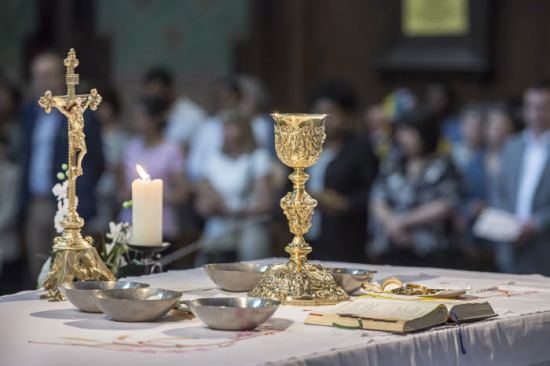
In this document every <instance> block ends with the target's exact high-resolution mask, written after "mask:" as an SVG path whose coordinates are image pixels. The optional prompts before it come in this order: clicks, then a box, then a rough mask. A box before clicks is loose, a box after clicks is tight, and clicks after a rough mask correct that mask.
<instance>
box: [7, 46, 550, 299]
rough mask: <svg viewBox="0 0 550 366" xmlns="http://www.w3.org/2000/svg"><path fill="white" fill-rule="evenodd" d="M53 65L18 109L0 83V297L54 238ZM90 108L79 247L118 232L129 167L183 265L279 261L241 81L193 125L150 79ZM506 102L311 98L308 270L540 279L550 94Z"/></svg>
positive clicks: (126, 217) (157, 74)
mask: <svg viewBox="0 0 550 366" xmlns="http://www.w3.org/2000/svg"><path fill="white" fill-rule="evenodd" d="M62 65H63V63H62V60H61V58H60V57H59V56H58V55H56V54H55V53H52V52H44V53H41V54H39V55H38V56H36V57H35V59H34V60H33V62H32V63H31V85H30V88H29V90H28V91H29V92H28V95H26V98H23V97H22V95H21V94H20V92H19V90H18V89H17V88H16V87H15V86H14V85H13V84H12V83H10V81H9V80H7V79H6V78H1V79H0V263H2V272H1V274H0V290H1V291H3V292H7V291H15V290H17V289H20V288H21V287H24V286H29V283H30V286H32V284H33V282H32V281H34V279H35V278H36V276H37V274H38V273H39V271H40V269H41V267H42V264H43V262H44V260H45V259H46V258H47V256H48V255H49V252H50V250H51V241H52V238H53V236H54V235H55V231H54V226H53V217H54V214H55V211H56V209H57V206H56V203H55V198H54V197H53V195H52V187H53V185H54V184H55V183H56V182H57V181H58V178H57V176H58V172H59V171H60V170H61V166H62V164H63V163H65V162H66V159H67V157H66V152H67V138H66V120H65V118H64V117H63V116H62V115H61V114H60V113H58V112H56V111H52V112H51V113H50V114H46V113H45V112H44V111H43V110H41V109H40V107H39V106H38V104H37V99H38V97H39V96H40V95H42V94H43V93H44V91H45V90H51V91H52V92H53V93H54V94H63V93H64V91H65V85H64V69H63V67H62ZM100 93H101V94H102V96H103V102H102V103H101V105H100V107H99V108H98V110H97V112H96V113H92V112H89V111H87V112H86V114H85V119H86V125H85V134H86V137H87V143H88V154H87V156H86V159H85V160H84V175H83V176H82V177H81V178H80V179H79V180H78V187H77V189H78V197H79V203H78V209H79V213H80V215H81V216H82V217H83V218H84V219H85V220H86V222H87V226H86V227H87V230H88V231H89V233H90V234H95V235H96V236H101V234H102V233H105V232H106V231H107V228H108V223H109V222H110V221H131V210H128V209H124V208H122V202H124V201H126V200H129V199H130V198H131V190H130V188H131V182H132V180H133V179H135V178H137V172H136V168H135V167H136V164H140V165H142V166H143V167H144V168H145V170H146V171H147V172H148V173H149V174H150V175H151V176H152V177H154V178H161V179H163V181H164V187H165V188H164V212H163V228H164V237H165V239H166V240H167V241H170V242H171V243H173V244H174V245H173V247H174V248H176V249H177V248H180V247H183V246H185V245H188V244H190V243H192V242H196V241H200V243H201V246H200V249H199V251H198V253H197V254H196V255H195V256H194V258H193V262H192V264H194V265H198V264H202V263H206V262H212V261H234V260H250V259H257V258H264V257H270V256H274V255H282V254H283V251H282V248H284V245H285V244H286V243H287V241H288V239H289V234H288V233H287V229H286V220H285V219H284V217H283V216H282V213H281V212H280V208H279V207H278V200H279V199H280V197H281V196H282V195H283V194H284V192H286V191H288V190H289V189H290V188H291V187H290V183H289V181H288V180H287V178H286V176H287V174H288V173H289V171H288V168H286V167H284V166H283V165H282V164H281V163H280V162H279V160H278V159H277V157H276V154H275V147H274V139H273V120H272V119H271V117H270V116H269V112H270V110H271V108H272V104H271V102H270V98H269V95H268V93H267V92H266V90H265V89H264V88H263V86H262V84H261V83H260V82H259V81H258V80H257V79H255V78H253V77H249V76H237V77H231V78H225V79H219V80H217V81H216V82H215V83H214V84H213V85H212V93H211V97H212V105H213V106H214V107H213V108H211V109H212V110H209V111H208V112H207V110H206V109H205V108H204V107H203V106H201V105H199V104H198V103H196V102H195V101H193V100H192V99H191V98H190V97H188V96H185V95H178V94H177V93H176V85H175V80H174V77H173V75H172V74H171V72H170V71H169V70H166V69H164V68H154V69H152V70H149V71H148V72H147V73H146V74H145V75H144V78H143V80H142V88H141V93H140V96H139V98H137V100H135V101H133V102H132V103H131V104H129V105H128V104H127V103H126V104H125V103H122V102H121V100H120V98H119V95H118V93H117V91H116V90H115V89H113V88H101V89H100ZM519 100H520V102H516V103H504V102H495V103H468V104H465V105H464V106H458V105H456V104H455V99H454V96H453V94H452V90H451V89H450V88H449V86H447V85H445V84H443V83H433V84H429V85H427V86H426V87H425V88H424V89H423V90H412V89H408V88H398V89H396V90H394V91H392V92H391V93H389V94H388V95H387V96H386V97H385V98H383V100H380V101H379V102H378V103H376V104H374V105H370V106H367V107H366V108H364V107H363V106H362V105H361V103H360V102H359V100H358V97H357V95H356V93H355V91H354V90H353V88H352V87H351V86H350V85H348V84H347V83H345V82H342V81H331V82H326V83H323V84H322V85H320V86H319V87H318V88H316V89H315V90H313V91H312V93H311V96H310V98H309V100H308V101H307V103H308V104H307V105H308V111H306V112H312V113H326V114H328V115H329V117H328V119H327V121H326V133H327V139H326V142H325V144H324V150H323V152H322V154H321V156H320V158H319V161H318V162H317V164H316V165H314V166H313V167H311V168H310V169H309V171H308V174H309V175H310V179H309V181H308V182H307V189H308V192H310V193H311V195H312V196H313V197H314V198H315V199H317V201H318V207H317V209H316V213H315V216H314V219H313V223H312V227H311V230H310V231H309V233H308V237H307V239H308V241H309V242H311V243H312V246H313V248H314V251H313V253H312V255H311V257H312V258H315V259H322V260H334V261H349V262H367V263H388V264H395V265H414V266H443V267H453V268H467V269H479V270H499V271H509V272H523V273H533V272H534V273H542V274H546V275H550V244H548V242H547V241H548V239H550V161H549V156H548V155H549V152H550V84H547V83H545V82H540V83H537V84H533V85H532V86H530V87H528V88H527V89H526V91H525V92H524V95H523V98H522V99H519ZM124 109H126V110H124ZM123 115H130V116H131V118H129V121H131V123H130V124H124V123H122V116H123ZM487 207H495V208H498V209H501V210H504V211H507V212H509V213H511V214H512V215H514V216H515V217H516V219H517V220H518V222H519V223H520V224H521V232H520V234H519V236H518V238H517V240H514V241H513V242H506V243H501V242H499V243H495V242H490V241H488V240H485V239H482V238H478V237H476V235H475V233H474V231H473V230H472V226H473V224H474V223H475V221H476V219H477V218H478V216H479V215H480V213H481V212H483V210H484V209H486V208H487ZM100 240H101V239H100ZM23 278H28V280H27V282H25V281H23V280H22V279H23ZM29 281H30V282H29Z"/></svg>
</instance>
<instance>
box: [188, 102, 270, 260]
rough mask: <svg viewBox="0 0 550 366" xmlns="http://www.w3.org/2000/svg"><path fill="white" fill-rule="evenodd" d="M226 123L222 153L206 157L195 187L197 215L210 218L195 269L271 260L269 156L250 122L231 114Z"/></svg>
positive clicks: (232, 112) (224, 117)
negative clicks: (217, 263)
mask: <svg viewBox="0 0 550 366" xmlns="http://www.w3.org/2000/svg"><path fill="white" fill-rule="evenodd" d="M222 121H223V143H222V148H221V150H219V151H215V152H213V153H212V154H210V155H208V156H207V157H206V159H205V161H204V162H203V164H204V177H203V179H202V180H201V181H200V182H198V184H197V202H196V206H197V211H198V212H199V214H201V215H202V216H203V217H205V218H206V223H205V228H204V233H203V238H202V242H203V244H204V247H203V248H202V250H201V252H200V253H199V256H198V259H197V262H198V263H197V264H203V263H206V262H209V261H212V260H216V261H224V260H225V261H227V260H234V259H237V260H251V259H259V258H265V257H269V256H270V255H271V243H270V240H269V235H268V232H267V229H266V226H265V221H266V220H265V219H266V215H267V214H268V213H269V211H270V209H271V196H272V195H271V192H270V186H269V181H268V177H269V173H270V168H271V158H270V154H269V152H267V151H266V150H265V149H261V148H258V147H257V144H256V142H255V138H254V134H253V131H252V127H251V124H250V120H249V119H248V118H245V117H243V115H242V114H240V113H238V112H235V111H231V112H227V113H225V114H224V115H223V116H222ZM234 257H236V258H234Z"/></svg>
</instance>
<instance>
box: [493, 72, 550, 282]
mask: <svg viewBox="0 0 550 366" xmlns="http://www.w3.org/2000/svg"><path fill="white" fill-rule="evenodd" d="M523 104H524V105H523V119H524V121H525V124H526V127H527V128H526V129H525V130H524V131H523V132H522V133H520V134H519V135H517V136H515V137H513V138H512V139H510V140H509V142H508V143H507V144H506V145H505V147H504V150H503V153H502V157H501V159H500V166H501V169H500V174H499V177H498V179H497V185H496V196H495V206H496V207H497V208H500V209H503V210H506V211H508V212H510V213H511V214H513V215H514V216H515V217H516V218H517V220H518V221H519V222H520V223H521V232H520V235H519V237H518V239H517V240H516V241H515V242H514V243H503V244H501V245H497V263H498V265H499V266H500V269H501V270H503V271H506V272H519V273H539V274H542V275H546V276H548V275H550V245H549V242H550V161H549V159H548V158H549V155H550V83H549V82H548V81H541V82H538V83H536V84H533V85H532V86H530V87H529V88H528V89H527V90H526V91H525V93H524V96H523Z"/></svg>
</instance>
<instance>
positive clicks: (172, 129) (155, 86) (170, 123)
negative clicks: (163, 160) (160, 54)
mask: <svg viewBox="0 0 550 366" xmlns="http://www.w3.org/2000/svg"><path fill="white" fill-rule="evenodd" d="M144 84H145V85H144V86H145V90H146V92H147V93H148V94H153V95H157V96H160V97H163V98H166V100H168V101H169V103H170V110H169V112H168V116H167V118H166V120H167V121H166V122H167V126H166V129H165V132H164V133H165V137H166V139H168V140H170V141H174V142H176V143H178V144H179V145H180V146H181V147H182V149H183V150H184V151H186V150H187V149H188V148H189V145H190V143H191V140H192V138H194V136H195V134H196V132H197V131H198V129H199V128H200V127H201V126H202V124H203V122H204V120H205V118H206V113H205V111H204V109H203V108H202V107H201V106H199V105H198V104H197V103H195V102H193V101H192V100H191V99H189V98H187V97H185V96H179V97H178V96H177V95H176V91H175V89H174V78H173V76H172V74H171V73H170V72H169V71H168V70H166V69H163V68H154V69H151V70H150V71H149V72H148V73H147V74H146V76H145V81H144Z"/></svg>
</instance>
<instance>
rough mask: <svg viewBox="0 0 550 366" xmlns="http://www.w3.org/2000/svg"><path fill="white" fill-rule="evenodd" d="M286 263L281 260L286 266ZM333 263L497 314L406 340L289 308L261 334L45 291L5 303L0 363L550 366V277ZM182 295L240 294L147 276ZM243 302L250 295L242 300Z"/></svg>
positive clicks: (194, 275) (189, 274)
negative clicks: (454, 294)
mask: <svg viewBox="0 0 550 366" xmlns="http://www.w3.org/2000/svg"><path fill="white" fill-rule="evenodd" d="M281 261H282V260H281ZM325 265H336V266H347V267H354V268H369V269H374V270H377V271H378V273H377V275H376V276H375V279H381V278H385V277H388V276H399V277H401V278H402V279H403V280H405V281H415V282H418V283H422V284H426V285H430V286H432V287H449V288H464V287H471V288H474V289H480V288H490V287H497V288H498V291H488V292H485V293H483V294H484V296H487V300H488V301H489V302H490V303H491V305H492V306H493V308H494V309H495V311H496V312H497V313H498V316H497V317H495V318H491V319H488V320H485V321H483V322H478V323H471V324H464V325H462V326H461V330H462V337H463V344H464V350H465V353H463V352H462V351H461V348H460V343H459V326H456V325H446V326H442V327H436V328H432V329H429V330H427V331H422V332H418V333H414V334H408V335H396V334H388V333H383V332H374V331H364V330H347V329H338V328H331V327H318V326H309V325H304V324H303V320H304V318H305V316H306V315H307V313H308V312H309V311H311V310H316V311H327V310H330V307H318V308H312V307H309V308H304V307H291V306H281V307H280V308H279V309H278V310H277V312H276V313H275V315H274V317H273V318H272V319H271V320H270V321H269V322H268V323H266V324H265V325H263V326H261V327H260V328H259V329H258V330H255V331H249V332H223V331H215V330H211V329H208V328H206V327H205V326H204V325H203V324H202V323H201V322H200V320H198V319H193V320H182V319H181V318H178V317H177V315H168V316H166V317H165V318H163V319H162V320H161V321H159V322H155V323H119V322H113V321H109V320H107V319H105V317H104V315H103V314H87V313H82V312H79V311H78V310H76V309H75V308H74V307H73V306H72V305H71V304H70V303H69V302H48V301H46V300H40V299H39V295H40V293H41V292H40V291H27V292H21V293H18V294H14V295H7V296H3V297H0V324H1V325H0V329H1V330H0V365H2V366H11V365H22V366H23V365H24V366H33V365H52V366H54V365H55V366H63V365H75V366H107V365H117V366H122V365H124V366H138V365H147V366H151V365H163V366H164V365H210V366H215V365H224V366H229V365H261V364H269V365H438V366H441V365H514V366H517V365H537V366H542V365H550V278H547V277H543V276H539V275H509V274H494V273H481V272H468V271H455V270H445V269H433V268H411V267H408V268H407V267H391V266H370V265H357V264H349V263H325ZM139 281H141V282H147V283H149V284H150V285H151V286H153V287H163V288H169V289H174V290H180V291H184V292H185V293H184V295H183V298H184V299H190V298H196V297H203V296H216V295H218V296H219V295H220V294H223V295H227V296H235V294H230V293H224V292H223V291H220V290H219V289H217V288H215V285H214V284H213V283H212V282H211V281H210V280H209V279H208V277H207V276H206V274H205V273H204V272H203V271H202V270H201V269H193V270H186V271H170V272H166V273H162V274H158V275H151V276H144V277H140V278H139ZM237 295H238V296H245V294H237Z"/></svg>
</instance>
